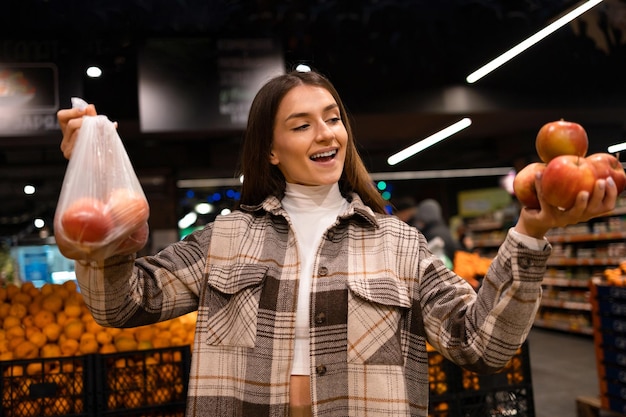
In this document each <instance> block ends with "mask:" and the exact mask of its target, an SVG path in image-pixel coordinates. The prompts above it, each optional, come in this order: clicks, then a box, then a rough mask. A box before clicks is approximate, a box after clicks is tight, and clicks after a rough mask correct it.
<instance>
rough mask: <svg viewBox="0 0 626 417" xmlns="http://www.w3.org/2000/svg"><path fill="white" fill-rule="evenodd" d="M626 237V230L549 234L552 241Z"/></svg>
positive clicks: (593, 240)
mask: <svg viewBox="0 0 626 417" xmlns="http://www.w3.org/2000/svg"><path fill="white" fill-rule="evenodd" d="M625 238H626V231H619V232H604V233H582V234H581V233H576V234H571V235H568V234H559V235H551V236H547V239H548V241H549V242H550V243H575V242H598V241H602V240H621V239H625Z"/></svg>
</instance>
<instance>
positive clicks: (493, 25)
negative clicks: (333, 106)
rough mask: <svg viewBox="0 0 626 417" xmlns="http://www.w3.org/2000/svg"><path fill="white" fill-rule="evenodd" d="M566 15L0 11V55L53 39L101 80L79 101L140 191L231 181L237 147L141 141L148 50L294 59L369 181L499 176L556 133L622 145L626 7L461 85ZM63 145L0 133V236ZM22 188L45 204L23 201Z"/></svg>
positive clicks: (268, 1)
mask: <svg viewBox="0 0 626 417" xmlns="http://www.w3.org/2000/svg"><path fill="white" fill-rule="evenodd" d="M577 4H578V2H576V1H567V0H542V1H539V0H502V1H489V0H441V1H436V2H435V1H427V0H419V1H401V0H396V1H392V0H367V1H366V0H363V1H355V0H316V1H297V0H294V1H272V0H265V1H263V0H259V1H236V0H233V1H213V0H154V1H151V0H85V1H69V0H68V1H63V0H9V1H8V5H7V4H6V3H4V4H3V12H2V13H1V14H0V36H1V41H0V42H1V43H0V45H7V44H8V42H15V41H20V40H55V41H58V42H59V43H60V44H61V45H62V51H61V54H62V57H60V59H64V60H65V61H71V62H72V63H73V64H75V65H76V66H83V65H86V64H87V63H90V62H94V60H95V62H98V63H99V64H100V65H102V66H103V67H104V71H105V75H104V76H103V78H102V79H101V80H98V82H90V81H88V80H85V81H84V84H83V95H84V97H85V98H86V99H87V100H88V101H90V102H93V103H95V104H96V105H97V107H98V109H99V111H100V112H101V113H103V114H106V115H108V116H109V117H110V118H111V119H112V120H117V121H118V122H119V125H120V129H119V131H120V135H121V136H122V138H123V139H124V140H125V143H126V145H127V147H128V150H129V154H130V155H131V159H133V161H134V162H135V164H136V167H137V169H138V171H139V172H140V173H141V174H142V175H143V176H144V177H145V178H149V177H150V176H151V175H152V174H154V175H156V176H159V175H161V174H163V173H164V174H163V175H165V176H167V177H168V178H169V179H171V180H173V181H176V180H179V179H188V178H194V177H201V178H206V177H232V175H233V166H234V165H235V161H236V157H237V149H238V145H239V138H240V132H234V133H233V132H231V133H230V134H222V135H221V136H219V135H216V134H215V133H209V132H194V133H193V134H190V133H185V132H178V133H170V134H167V135H165V134H163V135H158V134H150V135H146V134H142V133H141V132H140V129H139V121H138V114H139V110H138V98H137V52H138V50H139V49H140V48H141V46H142V45H143V44H144V43H145V42H146V40H148V39H154V38H194V37H209V38H228V37H248V38H250V37H254V38H255V37H273V38H277V39H279V40H280V43H281V44H282V47H283V51H284V59H285V63H286V65H287V67H292V66H293V65H294V64H296V63H298V62H302V61H304V62H307V63H309V64H310V65H312V66H313V67H314V68H316V69H318V70H319V71H321V72H323V73H325V74H326V75H328V76H329V78H330V79H331V80H332V81H333V82H334V83H335V85H336V87H337V89H338V90H339V92H340V93H341V94H342V96H343V98H344V101H345V102H346V104H347V106H348V109H349V110H350V112H351V113H352V115H353V119H354V120H353V121H354V123H355V133H356V135H357V140H358V141H359V144H360V145H359V146H360V148H361V150H362V153H363V156H364V159H365V161H366V163H367V164H368V167H369V168H370V170H371V171H374V172H383V171H419V170H431V169H443V168H470V167H500V166H505V167H506V166H515V165H520V164H524V163H527V162H529V161H530V160H532V159H533V158H534V137H535V134H536V132H537V131H538V129H539V128H540V127H541V125H542V124H543V123H545V122H548V121H551V120H556V119H560V118H565V119H568V120H574V121H577V122H579V123H581V124H582V125H583V126H584V127H585V128H586V129H587V131H588V133H589V138H590V152H592V151H605V150H606V146H607V145H609V144H612V143H615V142H619V141H623V140H626V125H625V120H626V118H625V115H626V82H624V76H623V74H625V73H626V1H625V0H605V1H604V2H603V3H601V4H600V5H598V6H596V7H594V8H593V9H592V10H590V11H589V12H587V13H586V14H585V15H583V16H581V17H580V18H579V19H577V20H576V21H575V22H574V23H572V24H570V25H567V26H565V27H563V28H562V29H560V30H559V31H557V32H556V33H554V34H553V35H551V36H550V37H548V38H546V39H545V40H544V41H543V42H541V43H539V44H537V45H535V46H533V47H532V48H530V49H529V50H527V51H526V52H524V53H523V54H522V55H520V56H519V57H517V58H514V59H513V60H512V61H510V62H509V63H507V64H505V65H504V66H503V67H502V68H500V69H498V70H496V71H495V72H494V73H493V74H491V75H488V76H487V77H485V78H484V79H481V80H479V81H478V82H477V83H475V84H472V85H470V84H467V83H466V82H465V77H466V76H467V75H468V74H469V73H470V72H472V71H473V70H475V69H477V68H478V67H480V66H481V65H483V64H484V63H486V62H487V61H489V60H491V59H492V58H495V57H496V56H497V55H499V54H500V53H502V52H504V51H505V50H507V49H509V48H510V47H512V46H514V45H515V44H517V43H519V42H521V41H522V40H524V39H525V38H526V37H527V36H529V35H531V34H533V33H534V32H536V31H537V30H539V29H541V28H542V27H544V26H545V25H546V24H547V23H549V22H551V21H553V20H554V19H555V18H557V17H558V16H560V15H562V14H563V13H564V12H566V11H568V10H569V9H571V8H572V7H573V6H575V5H577ZM4 52H6V51H4V50H3V49H0V58H2V56H3V53H4ZM0 62H1V61H0ZM64 104H65V103H62V105H64ZM67 104H69V103H67ZM465 116H469V117H471V118H472V120H473V124H472V126H471V127H470V128H469V129H466V130H465V131H463V132H461V133H459V134H458V135H456V136H454V137H453V138H451V139H449V140H447V141H445V142H443V143H441V144H438V145H436V146H434V147H433V148H431V149H429V150H427V151H425V152H423V153H421V154H419V155H417V156H414V157H413V158H411V159H409V160H408V161H406V162H403V163H401V164H399V165H397V166H395V167H393V168H392V167H388V166H387V165H386V163H385V161H386V158H387V157H388V156H389V155H391V154H392V153H394V152H396V151H398V150H400V149H402V148H404V147H406V146H408V145H410V144H412V143H413V142H414V141H415V140H416V139H419V138H423V137H425V136H427V135H429V134H431V133H434V132H435V131H437V130H439V129H441V128H443V127H445V126H447V125H448V124H450V123H452V122H455V121H457V120H458V119H460V118H461V117H465ZM216 136H217V137H216ZM208 139H210V140H208ZM59 140H60V135H58V134H56V135H51V134H46V135H38V136H32V137H22V136H20V137H16V136H11V135H2V134H0V164H1V165H0V201H1V202H0V237H1V236H11V235H16V234H24V233H25V230H26V231H27V230H29V229H30V226H29V225H30V219H31V218H32V216H33V215H34V214H39V213H49V212H51V211H52V212H53V210H54V205H55V203H56V198H57V197H58V192H59V186H60V182H61V181H62V177H63V173H64V169H65V161H64V160H63V158H62V157H61V154H60V151H59V150H58V144H59ZM25 182H31V183H35V184H37V185H39V186H40V189H41V190H42V192H41V193H40V194H39V195H38V196H36V197H35V196H33V197H32V198H25V197H24V196H22V195H21V187H22V186H23V184H24V183H25ZM145 186H146V187H149V185H147V184H146V185H145ZM463 186H467V185H466V184H465V185H463ZM155 187H156V188H158V186H156V185H155ZM149 191H150V190H149ZM154 192H158V189H157V190H155V191H154Z"/></svg>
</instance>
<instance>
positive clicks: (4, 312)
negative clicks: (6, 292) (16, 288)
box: [0, 303, 11, 318]
mask: <svg viewBox="0 0 626 417" xmlns="http://www.w3.org/2000/svg"><path fill="white" fill-rule="evenodd" d="M9 310H11V304H9V303H2V304H0V318H3V317H6V316H8V315H9Z"/></svg>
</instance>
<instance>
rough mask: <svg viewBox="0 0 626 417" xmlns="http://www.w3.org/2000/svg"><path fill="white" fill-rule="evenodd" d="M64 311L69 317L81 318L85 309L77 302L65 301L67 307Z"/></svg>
mask: <svg viewBox="0 0 626 417" xmlns="http://www.w3.org/2000/svg"><path fill="white" fill-rule="evenodd" d="M63 311H64V312H65V314H66V315H67V317H81V316H82V314H83V309H82V307H81V305H80V303H79V302H78V301H76V300H71V299H68V300H65V306H64V307H63Z"/></svg>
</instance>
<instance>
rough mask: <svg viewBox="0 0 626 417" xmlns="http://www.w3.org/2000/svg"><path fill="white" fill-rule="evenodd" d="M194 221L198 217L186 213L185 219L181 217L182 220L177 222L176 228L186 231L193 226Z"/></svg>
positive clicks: (194, 214)
mask: <svg viewBox="0 0 626 417" xmlns="http://www.w3.org/2000/svg"><path fill="white" fill-rule="evenodd" d="M196 220H198V215H197V214H196V213H195V212H193V211H192V212H190V213H187V214H185V217H183V218H182V219H180V220H179V221H178V228H179V229H186V228H188V227H189V226H191V225H192V224H194V223H195V222H196Z"/></svg>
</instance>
